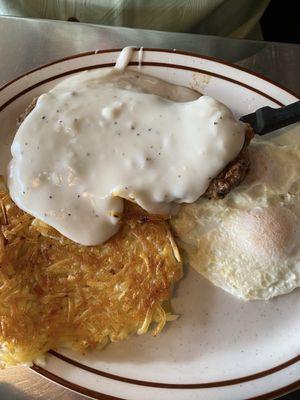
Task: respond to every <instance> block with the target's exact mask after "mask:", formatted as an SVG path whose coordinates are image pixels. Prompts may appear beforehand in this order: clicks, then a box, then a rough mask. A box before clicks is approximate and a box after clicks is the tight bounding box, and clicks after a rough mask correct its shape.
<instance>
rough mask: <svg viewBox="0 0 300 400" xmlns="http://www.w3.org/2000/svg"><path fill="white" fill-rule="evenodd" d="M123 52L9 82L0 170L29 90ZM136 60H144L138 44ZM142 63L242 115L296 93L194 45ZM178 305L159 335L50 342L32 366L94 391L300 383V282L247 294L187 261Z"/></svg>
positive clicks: (0, 95) (150, 53) (169, 396)
mask: <svg viewBox="0 0 300 400" xmlns="http://www.w3.org/2000/svg"><path fill="white" fill-rule="evenodd" d="M118 54H119V50H107V51H103V52H97V53H85V54H79V55H76V56H73V57H69V58H67V59H64V60H60V61H58V62H55V63H52V64H49V65H47V66H43V67H41V68H38V69H36V70H35V71H32V72H30V73H28V74H27V75H25V76H22V77H21V78H18V79H16V80H15V81H13V82H12V83H10V84H8V85H6V86H5V87H4V88H2V89H1V90H0V150H1V151H0V161H1V163H0V164H1V165H0V172H2V173H3V171H4V170H5V168H6V164H7V161H8V159H9V157H10V156H9V147H10V143H11V140H12V137H13V135H14V132H15V128H16V119H17V116H18V115H19V114H21V113H22V111H23V110H24V109H25V107H26V106H27V105H28V104H29V103H30V102H31V101H32V99H33V98H34V97H35V96H37V95H40V94H41V93H43V92H45V91H47V90H49V89H50V88H51V87H53V85H55V84H56V83H57V82H58V81H59V80H60V79H62V78H64V77H66V76H67V75H69V74H72V73H74V72H77V71H81V70H84V69H88V68H98V67H99V68H102V67H108V66H112V65H114V62H115V60H116V58H117V56H118ZM131 65H132V66H131V67H130V68H133V69H137V68H138V67H137V54H135V56H134V62H132V63H131ZM142 71H143V72H144V73H148V74H150V75H154V76H157V77H159V78H162V79H165V80H167V81H170V82H173V83H177V84H182V85H185V86H189V87H192V88H194V89H197V90H200V91H202V92H203V93H205V94H208V95H211V96H213V97H215V98H217V99H218V100H221V101H223V102H224V103H225V104H227V105H228V106H229V107H230V108H231V109H232V110H233V111H234V113H235V114H236V116H240V115H242V114H248V113H250V112H252V111H254V110H255V109H257V108H259V107H262V106H265V105H270V106H281V105H286V104H289V103H291V102H293V101H296V100H297V98H296V97H295V96H294V95H293V94H291V93H290V92H288V91H287V90H285V89H283V88H281V87H279V86H277V85H276V84H273V83H271V82H269V81H267V80H266V79H263V78H261V77H258V76H256V75H254V74H252V73H249V72H247V71H245V70H243V69H240V68H237V67H235V66H233V65H228V64H225V63H223V62H220V61H217V60H215V59H210V58H206V57H201V56H199V55H194V54H187V53H182V52H176V51H167V50H157V49H147V50H145V51H144V56H143V67H142ZM33 134H34V133H33ZM291 137H292V139H289V138H291ZM299 137H300V129H299V130H298V131H297V128H295V127H294V132H293V133H292V134H291V136H289V134H288V133H287V134H286V135H285V136H284V138H287V140H295V139H297V138H298V140H299ZM280 140H282V139H280ZM284 140H285V139H284ZM299 142H300V140H299ZM173 306H174V310H175V311H176V313H179V314H180V315H181V317H180V319H179V320H177V321H175V322H172V323H170V324H168V326H167V328H166V329H165V330H164V331H163V333H162V334H161V335H160V336H159V337H157V338H153V337H151V336H150V335H144V336H140V337H138V336H134V337H132V338H130V339H129V340H127V341H125V342H122V343H114V344H110V345H109V346H107V347H106V349H105V350H104V351H102V352H93V353H91V354H88V355H86V356H84V357H83V356H81V355H78V354H74V353H72V352H70V351H65V350H60V351H59V352H50V354H49V356H48V358H47V364H46V366H45V367H43V368H40V367H37V366H34V367H33V369H34V370H35V371H36V372H38V373H40V374H42V375H44V376H46V377H47V378H49V379H51V380H53V381H55V382H57V383H59V384H61V385H64V386H66V387H68V388H70V389H73V390H75V391H77V392H80V393H83V394H86V395H88V396H90V397H93V398H96V399H112V398H113V399H116V398H118V399H120V398H121V399H128V400H176V399H177V400H192V399H195V400H202V399H203V400H241V399H271V398H275V397H277V396H279V395H281V394H284V393H286V392H288V391H290V390H293V389H296V388H298V387H299V386H300V355H299V354H300V296H299V290H296V291H294V292H293V293H291V294H289V295H286V296H282V297H280V298H276V299H274V300H272V301H268V302H260V301H254V302H247V303H245V302H243V301H239V300H237V299H235V298H234V297H232V296H230V295H229V294H227V293H225V292H223V291H222V290H221V289H218V288H215V287H213V286H212V285H211V284H210V283H209V282H207V281H206V280H205V279H204V278H202V277H201V276H200V275H197V273H195V272H194V271H192V270H190V269H189V268H188V267H187V268H186V269H185V277H184V279H183V280H182V281H181V282H180V283H179V285H178V288H177V289H176V292H175V299H174V300H173Z"/></svg>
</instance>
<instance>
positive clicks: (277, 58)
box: [0, 17, 300, 400]
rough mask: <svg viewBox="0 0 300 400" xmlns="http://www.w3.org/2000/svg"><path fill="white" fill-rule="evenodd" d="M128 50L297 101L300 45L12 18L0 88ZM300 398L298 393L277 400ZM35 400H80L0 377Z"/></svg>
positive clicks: (44, 385)
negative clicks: (47, 68)
mask: <svg viewBox="0 0 300 400" xmlns="http://www.w3.org/2000/svg"><path fill="white" fill-rule="evenodd" d="M128 45H135V46H141V45H142V46H144V47H158V48H169V49H170V48H171V49H178V50H186V51H193V52H197V53H200V54H203V55H207V56H213V57H217V58H220V59H224V60H226V61H230V62H234V63H236V64H237V65H240V66H243V67H246V68H248V69H250V70H252V71H254V72H258V73H260V74H263V75H265V76H266V77H268V78H269V79H272V80H274V81H276V82H278V83H280V84H281V85H283V86H285V87H286V88H288V89H290V90H292V91H294V92H296V93H297V94H298V95H300V79H299V70H300V45H292V44H282V43H270V42H258V41H249V40H234V39H227V38H220V37H215V36H204V35H195V34H186V33H171V32H157V31H148V30H137V29H128V28H116V27H104V26H98V25H88V24H81V23H74V22H61V21H48V20H37V19H35V20H33V19H20V18H12V17H0V56H1V70H0V86H2V85H3V84H4V83H6V82H8V81H10V80H11V79H14V78H16V77H17V76H18V75H20V74H23V73H24V72H26V71H28V70H30V69H32V68H35V67H37V66H39V65H42V64H45V63H48V62H51V61H54V60H57V59H59V58H62V57H66V56H69V55H72V54H75V53H80V52H84V51H89V50H96V49H108V48H119V47H124V46H128ZM299 398H300V391H297V392H295V393H293V394H290V395H287V396H284V397H282V398H281V399H282V400H292V399H293V400H296V399H299ZM36 399H39V400H57V399H59V400H83V399H84V397H83V396H81V395H78V394H75V393H72V392H70V391H69V390H67V389H64V388H61V387H60V386H58V385H56V384H54V383H52V382H49V381H47V380H46V379H44V378H42V377H40V376H38V375H36V374H35V373H34V372H32V371H31V370H28V369H25V368H22V367H14V368H7V369H5V370H2V371H0V400H36Z"/></svg>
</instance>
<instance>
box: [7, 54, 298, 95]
mask: <svg viewBox="0 0 300 400" xmlns="http://www.w3.org/2000/svg"><path fill="white" fill-rule="evenodd" d="M122 49H123V48H122V47H120V48H113V49H104V50H94V51H93V50H91V51H86V52H80V53H75V54H72V55H70V56H66V57H62V58H58V59H56V60H54V61H51V62H49V63H45V64H41V65H40V66H38V67H36V68H32V69H29V70H28V71H27V72H24V73H23V74H21V75H18V76H17V77H16V78H14V79H11V80H10V81H8V82H7V83H5V84H3V85H1V86H0V92H1V91H2V90H4V89H5V88H7V87H8V86H10V85H11V84H13V83H15V82H17V81H18V80H20V79H22V78H24V77H26V76H28V75H30V74H32V73H34V72H36V71H39V70H41V69H43V68H46V67H50V66H52V65H55V64H59V63H61V62H64V61H69V60H73V59H76V58H80V57H86V56H90V55H93V54H94V55H97V54H105V53H114V52H120V51H121V50H122ZM133 50H134V51H135V52H137V51H139V47H135V48H134V49H133ZM143 51H149V52H151V51H152V52H161V53H170V54H179V55H184V56H192V57H195V58H200V59H204V60H209V61H214V62H216V63H218V64H223V65H226V66H228V67H231V68H234V69H238V70H240V71H243V72H245V73H247V74H250V75H252V76H255V77H256V78H259V79H262V80H263V81H267V82H268V83H270V84H272V85H274V86H276V87H278V88H279V89H281V90H284V91H285V92H287V93H289V94H290V95H292V96H294V97H296V98H297V99H298V100H300V94H299V95H298V94H297V93H296V92H294V91H293V90H291V89H288V88H286V87H285V86H284V85H281V84H279V83H277V82H275V81H274V80H272V79H270V78H268V77H266V76H264V75H263V74H260V73H259V72H254V71H251V70H249V69H247V68H245V67H241V66H240V65H236V64H234V63H232V62H229V61H225V60H222V59H219V58H217V57H213V56H207V55H202V54H200V53H196V52H191V51H184V50H176V49H173V50H172V49H163V48H160V47H158V48H156V47H143ZM143 64H145V63H143V62H142V65H143ZM130 65H138V62H136V63H133V64H131V63H130ZM252 89H253V88H252Z"/></svg>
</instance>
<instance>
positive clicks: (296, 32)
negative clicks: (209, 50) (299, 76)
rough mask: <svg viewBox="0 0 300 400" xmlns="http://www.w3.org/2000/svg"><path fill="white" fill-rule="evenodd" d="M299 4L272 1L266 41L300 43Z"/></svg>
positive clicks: (263, 20) (289, 0) (265, 21)
mask: <svg viewBox="0 0 300 400" xmlns="http://www.w3.org/2000/svg"><path fill="white" fill-rule="evenodd" d="M258 1H259V0H258ZM299 4H300V2H299V1H298V0H271V2H270V4H269V6H268V7H267V9H266V11H265V13H264V15H263V16H262V18H261V20H260V23H261V28H262V33H263V37H264V39H265V40H268V41H272V42H286V43H298V44H299V43H300V22H299V17H300V13H299V11H298V10H299ZM299 399H300V397H299Z"/></svg>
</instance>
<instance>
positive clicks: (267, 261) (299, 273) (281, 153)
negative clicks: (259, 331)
mask: <svg viewBox="0 0 300 400" xmlns="http://www.w3.org/2000/svg"><path fill="white" fill-rule="evenodd" d="M249 151H250V159H251V171H250V173H249V175H248V176H247V178H246V179H245V181H244V183H243V184H242V185H240V186H239V187H238V188H236V189H235V190H233V191H232V192H231V193H229V195H227V196H226V197H225V198H224V199H221V200H208V199H204V198H203V199H200V200H199V201H198V202H196V203H194V204H188V205H185V206H183V207H182V209H181V211H180V213H179V214H178V216H177V217H175V218H174V219H173V220H172V225H173V228H174V230H175V232H176V234H177V236H178V238H179V240H180V243H181V246H182V247H183V249H184V250H185V252H186V254H187V257H188V261H189V263H190V265H191V266H192V267H194V268H195V269H196V270H197V271H198V272H200V273H201V274H202V275H204V276H205V277H206V278H207V279H209V280H210V281H211V282H212V283H213V284H215V285H216V286H219V287H220V288H222V289H224V290H226V291H227V292H229V293H231V294H232V295H234V296H237V297H239V298H242V299H244V300H251V299H264V300H267V299H270V298H272V297H274V296H278V295H282V294H285V293H289V292H291V291H292V290H293V289H295V288H296V287H298V286H300V246H299V244H300V201H299V200H300V146H298V147H297V146H279V145H276V144H271V143H266V142H260V143H253V144H252V145H251V146H250V148H249Z"/></svg>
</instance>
